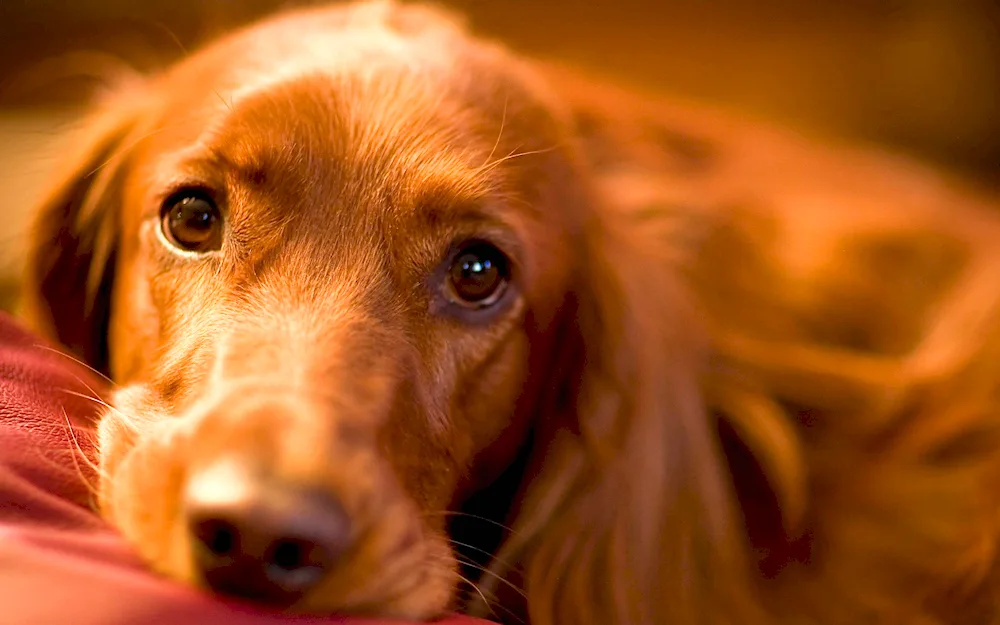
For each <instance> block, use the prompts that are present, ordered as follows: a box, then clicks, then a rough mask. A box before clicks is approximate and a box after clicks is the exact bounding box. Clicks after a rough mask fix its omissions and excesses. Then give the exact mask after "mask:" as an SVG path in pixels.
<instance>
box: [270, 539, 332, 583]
mask: <svg viewBox="0 0 1000 625" xmlns="http://www.w3.org/2000/svg"><path fill="white" fill-rule="evenodd" d="M264 560H265V562H266V567H267V577H268V578H269V579H270V580H271V581H272V582H274V583H275V584H278V585H280V586H282V587H283V588H287V589H296V588H305V587H308V586H311V585H312V584H314V583H316V582H317V581H319V579H320V578H321V577H322V576H323V574H324V572H325V571H326V569H327V568H328V567H329V566H330V564H331V560H332V558H331V555H330V553H329V552H328V551H327V550H326V549H324V548H323V547H321V546H319V545H317V544H316V543H314V542H312V541H308V540H301V539H295V538H284V539H280V540H277V541H275V542H274V543H273V544H272V545H271V547H270V548H269V549H268V553H267V554H266V555H265V557H264Z"/></svg>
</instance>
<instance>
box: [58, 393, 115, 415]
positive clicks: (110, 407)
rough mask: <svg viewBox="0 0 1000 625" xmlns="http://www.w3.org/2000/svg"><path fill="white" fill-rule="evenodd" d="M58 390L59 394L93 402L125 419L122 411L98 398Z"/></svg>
mask: <svg viewBox="0 0 1000 625" xmlns="http://www.w3.org/2000/svg"><path fill="white" fill-rule="evenodd" d="M58 390H59V391H60V392H62V393H66V394H67V395H72V396H74V397H79V398H80V399H86V400H87V401H90V402H93V403H95V404H97V405H98V406H101V407H102V408H107V409H108V410H110V411H112V412H114V413H117V414H118V415H119V416H121V417H125V413H123V412H122V411H120V410H118V409H117V408H115V407H114V406H112V405H111V404H109V403H108V402H106V401H104V400H103V399H101V398H100V397H92V396H90V395H87V394H86V393H78V392H76V391H73V390H70V389H68V388H61V389H58Z"/></svg>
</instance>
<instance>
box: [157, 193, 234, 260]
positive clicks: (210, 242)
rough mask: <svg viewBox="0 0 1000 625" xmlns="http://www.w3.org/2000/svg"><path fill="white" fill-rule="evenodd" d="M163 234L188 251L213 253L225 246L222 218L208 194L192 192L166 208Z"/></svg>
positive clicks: (178, 197) (163, 219)
mask: <svg viewBox="0 0 1000 625" xmlns="http://www.w3.org/2000/svg"><path fill="white" fill-rule="evenodd" d="M162 227H163V234H164V236H165V237H166V238H167V240H168V241H170V242H171V243H172V244H174V245H176V246H177V247H179V248H180V249H182V250H186V251H188V252H211V251H213V250H217V249H219V248H220V247H222V216H221V215H220V214H219V209H218V207H217V206H216V205H215V202H213V201H212V199H211V198H210V197H208V196H207V195H206V194H205V193H203V192H200V191H188V192H185V193H182V194H180V195H175V196H174V197H173V198H172V199H170V200H167V202H166V203H165V204H164V205H163V213H162Z"/></svg>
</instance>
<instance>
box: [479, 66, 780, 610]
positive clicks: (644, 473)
mask: <svg viewBox="0 0 1000 625" xmlns="http://www.w3.org/2000/svg"><path fill="white" fill-rule="evenodd" d="M559 87H562V89H559ZM570 87H571V88H566V82H565V81H559V84H557V89H559V90H560V93H561V95H562V96H564V101H567V102H568V104H569V107H570V108H571V109H572V110H573V115H574V117H575V126H576V131H577V145H578V146H579V151H580V152H581V153H583V155H584V156H583V157H582V160H583V161H584V162H585V166H586V167H587V168H589V169H590V172H589V175H588V172H586V171H585V172H582V174H581V179H582V180H583V181H584V182H585V184H581V185H578V186H579V187H580V194H581V196H580V197H578V198H573V199H574V202H573V203H572V204H573V209H572V210H573V211H574V212H575V213H585V217H584V218H583V219H582V220H581V222H580V223H581V224H582V227H581V228H580V231H579V233H578V234H577V239H578V241H577V247H576V250H575V256H574V258H573V264H574V267H575V268H576V276H577V279H576V281H575V284H574V286H573V288H572V290H571V298H570V300H571V301H570V302H569V304H568V305H567V307H566V309H565V310H564V311H563V313H562V317H563V319H564V321H563V323H562V326H563V327H564V328H565V335H564V336H565V339H564V340H563V341H562V344H561V345H560V347H559V351H560V352H561V358H560V362H561V364H562V366H561V367H553V369H558V371H557V372H556V373H554V374H552V375H553V379H554V380H555V383H553V384H551V385H550V386H551V388H550V389H549V391H548V392H549V394H550V395H551V398H552V401H551V402H550V403H549V404H546V405H545V406H544V407H543V408H542V409H541V410H539V411H538V414H540V415H541V416H540V417H539V418H538V419H537V423H536V425H535V430H534V432H533V436H532V441H531V447H532V450H531V454H532V460H531V461H530V462H529V467H528V469H527V470H526V474H525V477H524V479H523V480H522V485H523V490H522V492H521V493H520V495H519V497H518V499H517V503H516V505H515V508H514V510H513V511H512V517H511V523H510V524H511V525H512V529H511V533H510V536H509V538H508V539H507V540H506V541H505V543H504V544H503V546H502V547H501V548H500V550H499V551H498V553H497V554H496V557H495V558H494V561H493V563H492V564H491V570H490V572H489V574H487V575H486V576H484V577H483V578H482V584H481V586H482V590H483V592H484V594H485V595H489V594H490V593H504V592H506V591H505V588H504V586H505V584H504V582H500V581H499V580H500V579H501V578H503V579H505V580H507V581H511V582H513V583H514V584H515V585H522V586H523V588H524V591H525V597H526V601H527V606H526V610H527V613H528V616H529V619H528V620H530V622H532V623H534V624H535V625H556V624H561V623H577V624H580V625H626V624H627V625H654V624H656V625H660V624H665V623H715V624H718V623H730V624H732V625H736V624H737V623H738V624H740V625H752V624H754V623H758V622H762V621H763V617H762V614H761V608H760V605H759V602H758V601H757V599H756V597H755V592H754V590H755V589H754V586H753V575H752V574H753V571H754V564H753V563H752V562H751V558H750V557H749V546H750V545H749V544H748V539H747V536H746V532H745V531H744V530H745V528H744V524H743V519H742V517H741V511H740V508H739V502H738V499H737V496H736V495H737V493H736V489H735V488H734V485H733V480H732V476H731V475H730V473H729V466H728V464H727V462H726V458H725V457H724V453H723V449H722V447H721V442H720V438H719V430H718V418H717V416H715V415H713V414H712V411H711V409H710V408H711V407H710V406H709V405H708V404H707V401H706V399H707V395H706V391H707V389H706V388H705V383H706V380H707V379H709V376H708V373H709V371H710V345H709V339H708V332H707V328H703V327H702V324H701V319H700V316H699V314H698V312H697V304H696V301H697V300H696V296H695V293H692V292H688V288H687V287H688V286H689V285H688V282H687V280H686V277H687V274H686V271H685V267H684V264H685V262H687V260H688V257H689V254H690V253H691V252H690V250H689V249H687V246H689V245H691V244H692V243H691V242H689V241H688V240H687V239H688V238H689V237H692V236H694V237H697V234H692V228H691V227H689V226H691V224H687V223H683V221H678V220H677V219H675V218H678V217H679V218H680V219H681V220H684V219H685V218H686V217H687V216H686V215H683V214H678V212H677V211H675V210H673V208H672V207H671V206H670V205H669V202H666V203H665V204H664V205H662V206H660V205H659V204H657V203H656V202H652V204H655V206H653V205H652V204H650V205H648V206H647V203H645V200H639V202H640V203H642V204H643V205H642V206H641V207H637V206H632V204H634V203H635V202H633V199H635V198H642V197H647V196H648V194H647V193H645V191H646V190H647V189H644V188H642V182H643V180H645V181H646V183H649V184H650V185H652V186H654V187H655V186H656V185H657V184H662V183H663V182H664V181H663V180H661V179H659V178H657V176H656V175H655V174H653V176H652V178H650V176H649V173H648V172H649V171H650V170H649V169H646V168H644V166H643V165H644V164H643V163H642V162H638V161H641V160H642V159H643V158H645V155H646V154H647V153H648V152H649V151H655V150H654V149H653V147H650V146H643V145H638V144H633V143H629V142H630V141H631V140H632V139H633V138H635V137H636V136H637V135H636V134H635V133H633V132H631V131H632V130H634V129H633V128H630V127H627V126H628V124H626V127H620V126H616V122H615V119H617V118H621V119H625V120H628V119H629V117H628V114H627V113H625V115H624V116H621V115H617V114H612V115H608V114H607V113H608V111H606V110H602V108H601V106H602V104H601V102H602V100H601V98H602V97H603V94H602V93H600V92H599V90H598V92H597V93H595V92H594V90H592V89H590V85H589V84H583V85H582V87H581V85H580V84H576V85H571V86H570ZM577 96H579V97H577ZM619 103H620V102H611V106H612V107H613V106H615V105H617V104H619ZM577 104H579V106H577ZM633 165H634V166H633ZM674 165H675V163H672V162H670V163H667V166H670V167H673V166H674ZM654 169H655V168H654ZM590 183H593V184H590ZM637 185H638V187H637ZM668 195H669V194H668ZM650 197H651V196H650ZM630 198H632V199H630ZM633 209H634V210H633ZM694 225H695V226H697V224H694Z"/></svg>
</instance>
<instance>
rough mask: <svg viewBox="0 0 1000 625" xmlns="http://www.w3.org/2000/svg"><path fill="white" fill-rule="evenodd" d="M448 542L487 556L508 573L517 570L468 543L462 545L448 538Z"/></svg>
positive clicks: (484, 550) (490, 553) (490, 552)
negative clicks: (502, 566)
mask: <svg viewBox="0 0 1000 625" xmlns="http://www.w3.org/2000/svg"><path fill="white" fill-rule="evenodd" d="M448 542H450V543H451V544H453V545H457V546H459V547H465V548H466V549H472V550H473V551H475V552H477V553H481V554H483V555H484V556H489V557H490V559H492V560H496V561H497V562H499V563H500V564H502V565H504V566H505V567H506V568H507V570H508V571H515V570H517V568H518V567H515V566H511V565H510V563H508V562H504V561H503V560H501V559H500V558H497V557H496V556H494V555H493V552H492V551H488V550H486V549H482V548H481V547H476V546H475V545H470V544H468V543H463V542H461V541H458V540H455V539H454V538H450V537H449V538H448Z"/></svg>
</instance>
